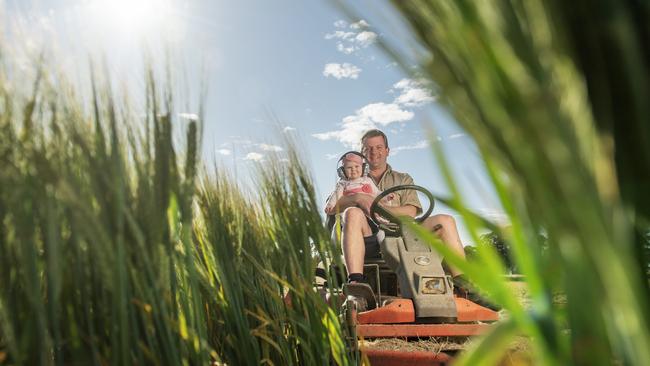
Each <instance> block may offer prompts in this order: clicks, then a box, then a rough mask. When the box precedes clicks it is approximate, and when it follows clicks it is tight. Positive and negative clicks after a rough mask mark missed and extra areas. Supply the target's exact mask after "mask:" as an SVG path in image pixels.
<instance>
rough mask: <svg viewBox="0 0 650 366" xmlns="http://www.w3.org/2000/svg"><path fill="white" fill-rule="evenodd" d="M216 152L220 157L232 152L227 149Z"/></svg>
mask: <svg viewBox="0 0 650 366" xmlns="http://www.w3.org/2000/svg"><path fill="white" fill-rule="evenodd" d="M217 152H218V153H219V154H221V155H226V156H228V155H230V154H232V151H231V150H228V149H219V150H217Z"/></svg>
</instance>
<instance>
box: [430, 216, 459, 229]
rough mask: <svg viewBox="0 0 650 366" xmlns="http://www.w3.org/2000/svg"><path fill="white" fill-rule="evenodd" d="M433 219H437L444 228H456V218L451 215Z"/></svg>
mask: <svg viewBox="0 0 650 366" xmlns="http://www.w3.org/2000/svg"><path fill="white" fill-rule="evenodd" d="M433 218H435V219H436V221H437V223H438V224H440V225H442V226H443V227H445V226H456V219H454V217H453V216H451V215H447V214H439V215H435V216H433Z"/></svg>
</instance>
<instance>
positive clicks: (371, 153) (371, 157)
mask: <svg viewBox="0 0 650 366" xmlns="http://www.w3.org/2000/svg"><path fill="white" fill-rule="evenodd" d="M361 151H362V152H363V154H364V155H365V156H366V158H367V159H368V163H370V167H371V168H376V167H382V166H384V165H385V164H386V158H388V153H389V152H390V149H389V148H387V147H386V144H384V138H383V137H381V136H374V137H368V138H367V139H366V141H365V142H364V143H363V149H362V150H361Z"/></svg>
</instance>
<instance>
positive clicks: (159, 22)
mask: <svg viewBox="0 0 650 366" xmlns="http://www.w3.org/2000/svg"><path fill="white" fill-rule="evenodd" d="M173 5H174V4H173V1H172V0H90V1H88V2H87V10H88V16H89V17H90V18H91V19H92V21H93V22H94V24H93V26H94V27H97V28H99V29H100V30H101V31H105V32H111V33H112V34H113V35H114V36H127V37H147V36H149V35H155V34H159V33H161V32H163V31H164V30H165V29H169V28H170V25H171V24H172V23H173V22H174V21H175V20H174V17H173V14H174V11H173V10H174V9H173Z"/></svg>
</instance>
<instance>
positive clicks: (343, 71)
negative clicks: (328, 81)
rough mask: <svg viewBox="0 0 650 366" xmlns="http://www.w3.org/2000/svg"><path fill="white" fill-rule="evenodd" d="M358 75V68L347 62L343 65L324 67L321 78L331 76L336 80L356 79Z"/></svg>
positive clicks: (331, 64) (359, 70) (333, 64)
mask: <svg viewBox="0 0 650 366" xmlns="http://www.w3.org/2000/svg"><path fill="white" fill-rule="evenodd" d="M360 73H361V69H360V68H358V67H356V66H354V65H352V64H349V63H347V62H346V63H344V64H337V63H330V64H327V65H325V69H324V70H323V76H325V77H328V76H332V77H335V78H336V79H338V80H341V79H343V78H350V79H356V78H358V77H359V74H360Z"/></svg>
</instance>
